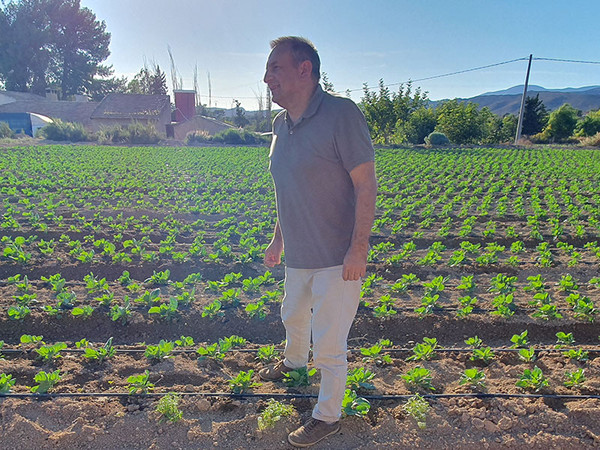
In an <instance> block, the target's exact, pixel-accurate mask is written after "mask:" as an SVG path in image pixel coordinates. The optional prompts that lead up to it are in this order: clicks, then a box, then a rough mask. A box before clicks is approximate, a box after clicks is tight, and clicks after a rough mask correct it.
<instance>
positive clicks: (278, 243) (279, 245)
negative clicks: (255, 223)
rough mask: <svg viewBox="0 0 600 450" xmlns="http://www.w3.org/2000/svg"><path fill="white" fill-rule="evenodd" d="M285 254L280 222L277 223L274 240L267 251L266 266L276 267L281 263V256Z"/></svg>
mask: <svg viewBox="0 0 600 450" xmlns="http://www.w3.org/2000/svg"><path fill="white" fill-rule="evenodd" d="M282 253H283V235H282V234H281V228H280V227H279V220H278V221H277V222H275V230H274V232H273V239H271V243H270V244H269V245H268V247H267V248H266V250H265V266H267V267H275V266H276V265H277V264H280V263H281V254H282Z"/></svg>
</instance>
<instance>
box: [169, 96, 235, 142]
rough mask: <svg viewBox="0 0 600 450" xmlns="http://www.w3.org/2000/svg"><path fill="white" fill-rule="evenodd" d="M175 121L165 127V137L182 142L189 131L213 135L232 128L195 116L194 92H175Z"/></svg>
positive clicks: (225, 124)
mask: <svg viewBox="0 0 600 450" xmlns="http://www.w3.org/2000/svg"><path fill="white" fill-rule="evenodd" d="M173 118H174V119H175V120H174V121H173V122H171V123H170V124H169V125H167V137H171V138H175V139H178V140H184V139H185V137H186V136H187V134H188V133H189V132H191V131H205V132H206V133H208V134H210V135H214V134H216V133H218V132H220V131H224V130H227V129H228V128H233V126H232V125H229V124H227V123H224V122H221V121H220V120H217V119H213V118H212V117H205V116H201V115H197V114H196V91H184V90H178V91H175V111H174V117H173Z"/></svg>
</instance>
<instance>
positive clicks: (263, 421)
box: [258, 398, 295, 431]
mask: <svg viewBox="0 0 600 450" xmlns="http://www.w3.org/2000/svg"><path fill="white" fill-rule="evenodd" d="M294 411H295V408H294V406H293V405H285V404H283V403H281V402H278V401H277V400H275V399H274V398H271V399H269V401H268V402H267V407H266V408H265V409H264V410H263V412H262V413H260V415H259V416H258V429H259V430H261V431H264V430H266V429H267V428H272V427H274V426H275V422H277V421H279V420H281V418H282V417H286V416H291V415H292V414H293V413H294Z"/></svg>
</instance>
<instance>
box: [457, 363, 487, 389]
mask: <svg viewBox="0 0 600 450" xmlns="http://www.w3.org/2000/svg"><path fill="white" fill-rule="evenodd" d="M485 378H486V377H485V373H483V371H481V370H479V369H477V368H471V369H465V371H464V372H463V374H462V375H461V377H460V384H461V385H463V384H468V385H470V386H471V387H472V388H473V389H485Z"/></svg>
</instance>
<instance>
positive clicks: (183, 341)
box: [175, 336, 194, 347]
mask: <svg viewBox="0 0 600 450" xmlns="http://www.w3.org/2000/svg"><path fill="white" fill-rule="evenodd" d="M175 345H177V346H178V347H193V346H194V338H193V337H191V336H181V337H180V338H179V339H177V340H176V341H175Z"/></svg>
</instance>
